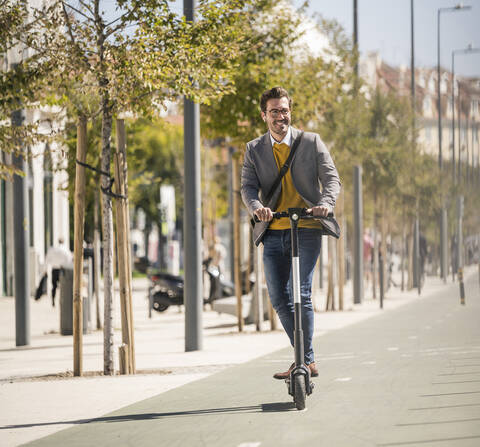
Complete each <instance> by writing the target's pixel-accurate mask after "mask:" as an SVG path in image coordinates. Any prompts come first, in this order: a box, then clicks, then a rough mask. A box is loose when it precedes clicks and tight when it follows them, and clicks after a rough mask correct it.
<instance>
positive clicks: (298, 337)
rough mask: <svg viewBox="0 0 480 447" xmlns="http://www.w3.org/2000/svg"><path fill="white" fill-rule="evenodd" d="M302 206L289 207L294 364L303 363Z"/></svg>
mask: <svg viewBox="0 0 480 447" xmlns="http://www.w3.org/2000/svg"><path fill="white" fill-rule="evenodd" d="M301 213H302V208H289V209H288V215H289V217H290V231H291V240H292V244H291V245H292V278H293V306H294V320H295V331H294V349H295V366H300V365H303V362H304V346H303V329H302V299H301V295H300V261H299V256H298V222H299V220H300V216H301Z"/></svg>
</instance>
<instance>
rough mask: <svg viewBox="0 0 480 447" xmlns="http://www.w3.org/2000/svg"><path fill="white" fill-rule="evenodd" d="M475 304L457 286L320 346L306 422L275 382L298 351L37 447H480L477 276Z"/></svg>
mask: <svg viewBox="0 0 480 447" xmlns="http://www.w3.org/2000/svg"><path fill="white" fill-rule="evenodd" d="M466 294H467V300H466V305H465V306H461V305H460V303H459V295H458V286H457V285H448V286H446V287H445V288H444V289H441V292H439V293H437V294H436V295H435V296H431V297H429V298H422V297H419V298H418V300H416V301H413V302H411V303H409V304H407V305H405V306H403V307H400V308H398V309H395V310H392V311H390V312H388V313H385V314H381V315H379V316H377V317H373V318H370V319H368V320H366V321H363V322H360V323H356V324H354V325H352V326H349V327H346V328H343V329H339V330H335V331H332V332H329V333H327V334H326V335H324V336H321V337H317V338H316V339H315V352H316V356H317V359H316V360H317V365H318V367H319V371H320V376H319V377H318V378H315V379H313V380H314V382H315V390H314V392H313V394H312V395H311V396H309V397H308V398H307V409H306V410H304V411H297V410H295V409H294V406H293V403H292V399H291V397H290V396H289V395H288V393H287V388H286V385H285V384H284V383H283V382H281V381H276V380H274V379H272V374H273V373H274V372H275V371H278V370H283V369H284V368H286V367H287V366H288V365H289V363H290V362H291V359H292V356H293V351H292V350H291V349H284V350H281V351H277V352H275V353H272V354H269V355H267V356H264V357H261V358H258V359H256V360H253V361H250V362H248V363H245V364H242V365H239V366H234V367H231V368H228V369H225V370H223V371H221V372H219V373H217V374H214V375H212V376H209V377H207V378H205V379H202V380H199V381H196V382H192V383H189V384H187V385H185V386H182V387H179V388H176V389H173V390H171V391H168V392H166V393H163V394H160V395H158V396H155V397H153V398H150V399H147V400H143V401H141V402H137V403H136V404H134V405H130V406H128V407H125V408H122V409H121V410H118V411H115V412H113V413H110V414H107V415H105V416H103V417H100V418H93V419H85V420H76V421H65V420H63V419H62V418H61V417H59V420H58V424H59V425H60V424H66V423H69V424H74V425H75V426H74V427H73V428H69V429H66V430H63V431H60V432H57V433H55V434H53V435H50V436H47V437H45V438H42V439H39V440H36V441H34V442H31V443H29V444H26V445H28V446H36V447H37V446H38V447H40V446H48V447H55V446H62V447H64V446H69V447H75V446H82V447H83V446H98V447H103V446H136V447H144V446H145V447H147V446H169V447H170V446H172V447H173V446H182V447H192V446H195V447H196V446H209V447H210V446H222V447H230V446H231V447H266V446H275V447H278V446H299V445H303V444H305V443H307V444H308V445H315V446H329V447H330V446H332V447H333V446H403V445H405V446H415V445H419V446H420V445H439V446H457V445H458V446H462V447H463V446H478V445H480V321H479V315H480V292H479V285H478V277H477V275H470V276H469V278H468V279H467V282H466ZM131 392H132V393H135V389H132V390H131ZM45 404H46V405H48V402H46V403H45ZM72 405H75V402H72ZM48 424H52V423H51V422H49V423H48ZM53 424H55V422H54V423H53ZM34 425H35V424H34ZM37 425H41V424H37ZM26 426H28V424H26Z"/></svg>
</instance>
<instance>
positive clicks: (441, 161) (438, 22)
mask: <svg viewBox="0 0 480 447" xmlns="http://www.w3.org/2000/svg"><path fill="white" fill-rule="evenodd" d="M441 11H442V9H441V8H440V9H439V10H438V12H437V111H438V112H437V113H438V167H439V168H440V171H441V170H442V168H443V158H442V102H441V91H440V84H441V82H440V12H441ZM440 177H441V175H440Z"/></svg>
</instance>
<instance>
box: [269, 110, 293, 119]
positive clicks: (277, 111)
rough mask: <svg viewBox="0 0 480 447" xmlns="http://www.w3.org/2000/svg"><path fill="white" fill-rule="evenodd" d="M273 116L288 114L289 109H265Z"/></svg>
mask: <svg viewBox="0 0 480 447" xmlns="http://www.w3.org/2000/svg"><path fill="white" fill-rule="evenodd" d="M267 112H270V114H271V115H272V116H273V117H274V118H278V117H279V116H280V115H290V110H289V109H270V110H267Z"/></svg>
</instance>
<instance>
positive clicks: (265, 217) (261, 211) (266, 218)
mask: <svg viewBox="0 0 480 447" xmlns="http://www.w3.org/2000/svg"><path fill="white" fill-rule="evenodd" d="M253 214H254V215H255V216H256V217H257V218H258V220H259V221H261V222H270V221H271V220H272V219H273V212H272V210H271V209H270V208H258V209H257V210H255V211H254V213H253Z"/></svg>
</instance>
